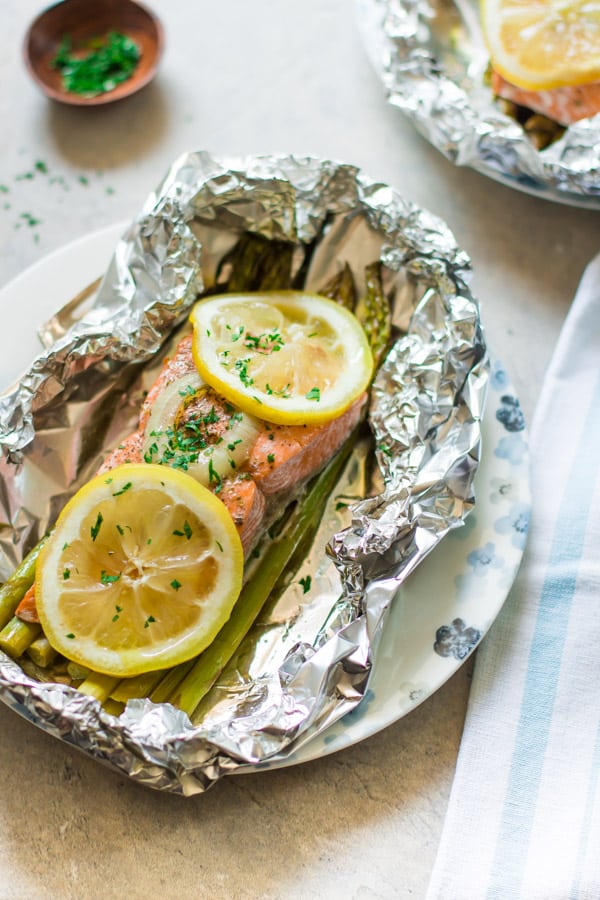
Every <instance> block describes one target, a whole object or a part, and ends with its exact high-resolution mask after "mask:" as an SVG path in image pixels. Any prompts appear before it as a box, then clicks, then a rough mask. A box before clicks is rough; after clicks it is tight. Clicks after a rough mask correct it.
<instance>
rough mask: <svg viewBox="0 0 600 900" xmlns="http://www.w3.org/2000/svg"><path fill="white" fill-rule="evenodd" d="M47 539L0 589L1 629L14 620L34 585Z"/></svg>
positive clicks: (26, 558)
mask: <svg viewBox="0 0 600 900" xmlns="http://www.w3.org/2000/svg"><path fill="white" fill-rule="evenodd" d="M45 541H46V538H45V537H44V538H42V540H41V541H40V542H39V544H36V546H35V547H34V548H33V550H30V551H29V553H28V554H27V556H26V557H25V559H24V560H23V562H22V563H21V565H20V566H18V568H16V569H15V571H14V572H13V574H12V575H11V576H10V578H8V579H7V580H6V581H5V582H4V584H3V585H2V587H1V588H0V629H1V628H4V626H5V625H6V623H7V622H8V621H9V620H10V619H11V618H12V616H13V615H14V613H15V609H16V608H17V606H18V605H19V603H20V602H21V600H22V599H23V597H24V596H25V593H26V592H27V591H28V590H29V588H30V587H31V585H32V584H33V580H34V578H35V564H36V562H37V558H38V556H39V555H40V550H41V549H42V547H43V545H44V543H45Z"/></svg>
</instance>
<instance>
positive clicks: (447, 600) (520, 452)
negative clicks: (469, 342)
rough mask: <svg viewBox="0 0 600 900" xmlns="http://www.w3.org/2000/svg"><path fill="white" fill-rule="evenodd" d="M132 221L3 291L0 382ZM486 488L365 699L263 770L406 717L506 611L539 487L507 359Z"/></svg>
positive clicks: (424, 576) (398, 629)
mask: <svg viewBox="0 0 600 900" xmlns="http://www.w3.org/2000/svg"><path fill="white" fill-rule="evenodd" d="M125 228H126V225H125V224H124V223H121V224H118V225H114V226H111V227H109V228H105V229H103V230H101V231H98V232H95V233H94V234H91V235H88V236H86V237H84V238H81V239H80V240H78V241H75V242H74V243H72V244H68V245H67V246H66V247H64V248H61V249H60V250H57V251H56V252H55V253H53V254H51V255H50V256H47V257H45V258H44V259H42V260H41V261H40V262H38V263H37V264H36V265H34V266H32V267H31V268H30V269H28V270H27V271H25V272H24V273H23V274H22V275H20V276H19V277H18V278H16V279H15V280H14V281H13V282H11V283H10V284H9V285H8V286H7V287H5V288H4V289H3V290H2V291H1V292H0V304H2V308H4V309H18V310H20V311H22V314H21V315H19V316H18V317H15V319H14V327H11V329H10V330H6V331H4V332H2V333H0V389H3V388H4V387H5V386H7V385H8V384H10V383H11V382H13V381H14V380H15V379H16V378H17V377H18V376H19V375H20V374H21V372H22V371H23V370H24V369H25V368H26V367H27V365H28V364H29V363H30V361H31V359H32V358H33V356H35V354H36V353H38V352H39V351H40V349H41V345H40V343H39V341H37V340H36V337H35V327H36V326H37V325H41V324H42V323H43V322H44V321H45V320H46V319H48V318H49V317H50V316H51V315H52V313H53V312H55V311H56V310H57V309H59V308H60V307H61V306H63V305H64V304H65V303H66V302H68V301H69V300H70V299H72V298H73V297H74V296H75V295H77V294H78V293H79V292H80V291H82V290H83V289H84V288H85V287H87V286H88V285H89V284H91V283H92V282H93V281H94V280H95V279H96V278H97V277H98V275H99V273H101V272H103V271H104V270H105V269H106V268H107V266H108V263H109V260H110V257H111V254H112V251H113V248H114V246H115V244H116V243H117V241H118V240H119V238H120V237H121V235H122V233H123V232H124V230H125ZM476 491H477V504H476V509H475V511H474V512H473V513H472V514H471V515H470V517H469V518H468V520H467V524H466V525H465V526H464V527H463V528H461V529H459V530H457V531H455V532H453V533H451V534H450V535H449V536H448V537H447V538H446V539H445V540H444V541H442V543H441V544H440V545H439V546H438V547H437V548H436V549H435V550H434V551H433V553H432V554H431V555H430V556H429V557H428V558H427V559H426V560H425V561H424V562H423V563H422V564H421V566H420V567H419V568H418V569H417V571H416V572H415V573H414V574H413V575H412V576H411V578H410V579H409V580H408V581H407V583H406V585H405V586H404V587H403V588H402V590H401V592H400V594H399V596H398V597H397V600H396V602H395V604H394V606H393V609H392V611H391V614H390V619H389V621H388V627H386V629H385V632H384V636H383V638H382V642H381V645H380V647H379V651H378V654H377V658H376V660H375V666H374V672H373V675H372V679H371V684H370V686H369V689H368V692H367V694H366V696H365V698H364V700H363V701H362V702H361V704H360V706H358V707H357V709H356V710H354V711H353V712H352V713H350V714H349V715H347V716H346V717H345V718H344V719H342V720H341V721H340V722H338V723H337V724H335V725H333V726H332V727H331V728H329V729H328V730H327V731H326V732H324V733H323V734H322V735H319V736H317V737H315V738H312V739H311V740H310V741H307V743H306V744H304V746H302V747H301V748H299V749H298V750H297V751H296V753H295V754H293V755H292V756H291V757H289V758H287V759H286V760H285V761H284V762H279V761H275V760H274V761H271V762H269V763H265V764H263V766H262V768H273V767H275V766H282V765H292V764H295V763H299V762H306V761H308V760H310V759H314V758H317V757H319V756H323V755H324V754H327V753H333V752H334V751H336V750H340V749H342V748H343V747H348V746H350V745H351V744H354V743H357V742H358V741H361V740H363V739H364V738H366V737H369V736H370V735H372V734H374V733H375V732H377V731H380V730H381V729H382V728H385V727H386V726H387V725H390V724H391V723H392V722H395V721H396V720H397V719H400V718H401V717H402V716H404V715H406V714H407V713H409V712H410V711H411V710H412V709H414V708H415V707H416V706H418V705H419V704H420V703H422V702H423V700H425V699H426V698H427V697H429V696H430V695H431V694H432V693H433V692H434V691H436V690H437V689H438V688H439V687H441V685H442V684H444V682H445V681H447V680H448V678H450V676H451V675H452V674H453V673H454V672H455V671H456V670H457V669H458V668H459V666H460V665H462V663H463V662H464V661H465V659H466V658H467V656H469V654H470V653H472V651H473V650H474V649H475V647H476V646H477V644H478V643H479V641H480V640H481V638H482V637H483V635H484V634H485V633H486V631H487V630H488V628H489V627H490V625H491V624H492V622H493V621H494V619H495V617H496V615H497V614H498V612H499V611H500V609H501V607H502V604H503V603H504V600H505V599H506V595H507V593H508V591H509V588H510V586H511V584H512V582H513V579H514V577H515V574H516V571H517V568H518V566H519V563H520V560H521V556H522V553H523V548H524V545H525V538H526V532H527V523H528V518H529V505H530V494H529V469H528V450H527V438H526V433H525V426H524V422H523V417H522V414H521V410H520V407H519V401H518V399H517V397H516V395H515V393H514V390H513V389H512V387H511V385H510V383H509V380H508V377H507V374H506V372H505V371H504V369H503V368H502V366H500V365H499V364H496V365H494V366H493V367H492V377H491V383H490V390H489V395H488V402H487V409H486V414H485V420H484V423H483V453H482V461H481V464H480V467H479V471H478V473H477V478H476ZM252 770H255V769H254V768H253V769H252ZM240 771H248V769H244V770H240Z"/></svg>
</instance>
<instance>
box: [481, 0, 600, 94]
mask: <svg viewBox="0 0 600 900" xmlns="http://www.w3.org/2000/svg"><path fill="white" fill-rule="evenodd" d="M481 24H482V28H483V34H484V38H485V41H486V44H487V47H488V50H489V53H490V56H491V58H492V64H493V66H494V69H495V70H496V71H497V72H499V74H500V75H502V76H503V77H504V78H505V79H506V80H507V81H509V82H511V83H512V84H514V85H517V87H521V88H526V89H529V90H534V91H539V90H551V89H553V88H557V87H567V86H574V85H581V84H588V83H591V82H594V81H600V4H598V3H597V2H589V0H481Z"/></svg>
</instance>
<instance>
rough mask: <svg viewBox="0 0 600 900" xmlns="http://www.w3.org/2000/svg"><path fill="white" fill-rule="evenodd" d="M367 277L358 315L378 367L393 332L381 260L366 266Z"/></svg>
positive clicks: (357, 311)
mask: <svg viewBox="0 0 600 900" xmlns="http://www.w3.org/2000/svg"><path fill="white" fill-rule="evenodd" d="M365 279H366V292H365V296H364V299H363V301H362V303H361V304H360V308H359V309H357V310H356V315H357V318H358V320H359V321H360V323H361V325H362V327H363V328H364V330H365V333H366V335H367V339H368V341H369V344H370V346H371V351H372V353H373V359H374V360H375V368H377V366H378V365H379V363H380V362H381V360H382V358H383V355H384V353H385V350H386V348H387V346H388V343H389V340H390V335H391V333H392V311H391V308H390V304H389V302H388V300H387V297H386V296H385V294H384V292H383V284H382V281H381V263H380V262H375V263H372V264H371V265H370V266H367V267H366V269H365Z"/></svg>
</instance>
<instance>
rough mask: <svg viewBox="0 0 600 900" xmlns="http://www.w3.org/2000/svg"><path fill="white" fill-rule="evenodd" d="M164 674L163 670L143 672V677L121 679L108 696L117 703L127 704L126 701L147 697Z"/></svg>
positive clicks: (135, 676)
mask: <svg viewBox="0 0 600 900" xmlns="http://www.w3.org/2000/svg"><path fill="white" fill-rule="evenodd" d="M164 674H165V672H164V669H162V670H161V671H159V672H144V674H143V675H134V676H133V677H132V678H123V680H122V681H120V682H119V683H118V684H117V686H116V687H115V689H114V690H113V691H111V695H110V696H111V697H112V699H113V700H118V701H119V703H127V701H128V700H134V699H136V698H140V697H148V696H149V695H150V692H151V691H153V690H154V688H155V687H156V685H157V684H158V683H159V681H161V680H162V678H163V676H164Z"/></svg>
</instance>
